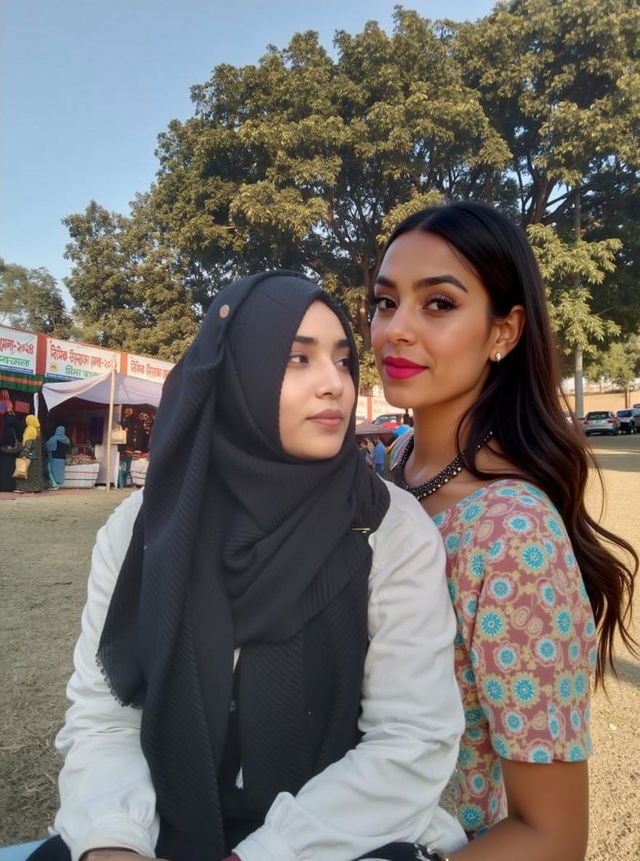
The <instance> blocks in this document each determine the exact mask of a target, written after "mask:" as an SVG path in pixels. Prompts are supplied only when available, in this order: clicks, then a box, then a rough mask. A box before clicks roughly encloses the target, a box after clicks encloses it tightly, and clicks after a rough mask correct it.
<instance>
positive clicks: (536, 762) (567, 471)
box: [371, 201, 638, 861]
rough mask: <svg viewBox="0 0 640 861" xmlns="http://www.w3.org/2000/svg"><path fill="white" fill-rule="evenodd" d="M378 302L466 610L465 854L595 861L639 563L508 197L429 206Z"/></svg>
mask: <svg viewBox="0 0 640 861" xmlns="http://www.w3.org/2000/svg"><path fill="white" fill-rule="evenodd" d="M373 301H374V304H375V313H374V316H373V320H372V325H371V336H372V343H373V348H374V351H375V356H376V364H377V366H378V370H379V372H380V375H381V378H382V381H383V385H384V393H385V397H386V399H387V401H388V402H389V403H390V404H393V405H394V406H396V407H401V408H405V409H407V408H411V409H412V411H413V417H414V431H413V432H412V433H406V434H404V436H403V437H401V438H400V440H398V442H397V443H396V447H395V448H394V450H393V452H392V456H391V468H392V474H393V476H394V479H395V481H396V483H397V484H398V485H399V486H400V487H402V488H404V489H406V490H408V491H409V492H411V493H412V494H413V495H414V496H415V497H416V499H418V500H419V501H420V502H421V504H422V506H423V507H424V509H425V510H426V512H427V513H428V514H430V515H431V516H432V518H433V520H434V522H435V524H436V525H437V526H438V528H439V529H440V532H441V535H442V537H443V540H444V544H445V549H446V552H447V578H448V582H449V590H450V593H451V598H452V600H453V605H454V608H455V611H456V615H457V618H458V635H457V640H456V667H457V675H458V682H459V685H460V689H461V691H462V696H463V701H464V705H465V714H466V719H467V726H466V730H465V734H464V736H463V740H462V745H461V749H460V756H459V760H458V769H457V774H456V779H455V790H456V796H455V803H456V809H457V813H458V817H459V821H460V822H461V824H462V825H463V827H464V828H465V830H466V831H467V834H468V836H469V837H470V843H469V845H468V846H467V847H465V848H463V849H461V850H460V851H459V852H454V853H453V854H452V856H451V858H452V861H453V859H455V861H513V859H514V858H517V859H518V861H567V859H571V861H577V859H583V858H584V855H585V851H586V845H587V837H588V771H587V758H588V756H589V754H590V753H591V736H590V729H589V721H590V717H589V714H590V712H589V708H590V706H589V693H590V679H591V675H592V673H593V672H594V671H595V681H596V684H602V683H603V682H604V676H605V672H606V671H607V668H608V667H610V666H611V665H612V649H613V644H614V638H617V637H620V639H621V640H622V642H623V643H626V644H627V645H629V646H631V647H633V645H634V642H635V641H634V640H633V637H632V636H631V633H630V630H629V627H628V622H629V612H628V611H629V609H630V607H631V602H632V597H633V585H634V577H635V573H636V572H637V567H638V559H637V555H636V553H635V552H634V550H633V548H632V547H631V546H630V545H629V544H628V543H627V542H625V541H624V540H622V539H621V538H619V537H618V536H616V535H614V534H612V533H611V532H609V531H608V530H606V529H605V528H604V527H603V526H601V525H600V524H599V523H598V522H597V521H596V520H594V519H593V518H592V517H591V515H590V514H589V513H588V511H587V510H586V507H585V497H584V493H585V484H586V481H587V477H588V472H589V467H590V466H591V468H596V465H595V463H593V462H592V461H591V458H590V456H589V454H588V450H587V447H586V441H585V438H584V434H583V433H582V432H581V431H579V430H578V429H576V428H575V427H574V426H573V424H569V423H567V421H566V419H565V418H564V416H563V413H562V409H561V404H560V401H559V398H560V368H559V362H558V351H557V348H556V345H555V343H554V340H553V337H552V332H551V327H550V322H549V315H548V310H547V307H546V300H545V293H544V287H543V283H542V279H541V277H540V272H539V270H538V266H537V263H536V259H535V256H534V254H533V251H532V249H531V246H530V245H529V242H528V240H527V237H526V234H525V233H524V231H523V230H521V229H520V228H519V227H516V226H515V225H514V224H513V223H512V222H511V221H510V220H509V219H508V218H506V217H505V216H503V215H501V214H500V213H498V212H497V211H496V210H494V209H492V208H490V207H488V206H485V205H482V204H479V203H474V202H470V201H467V202H456V203H452V204H449V205H447V206H443V207H435V208H432V209H427V210H424V211H421V212H418V213H416V214H415V215H412V216H410V217H409V218H407V219H406V220H405V221H404V222H403V223H402V224H400V225H399V226H398V227H397V228H396V230H395V231H394V232H393V234H392V235H391V238H390V240H389V243H388V245H387V248H386V250H385V253H384V255H383V259H382V262H381V266H380V270H379V272H378V275H377V280H376V283H375V287H374V297H373ZM590 461H591V462H590Z"/></svg>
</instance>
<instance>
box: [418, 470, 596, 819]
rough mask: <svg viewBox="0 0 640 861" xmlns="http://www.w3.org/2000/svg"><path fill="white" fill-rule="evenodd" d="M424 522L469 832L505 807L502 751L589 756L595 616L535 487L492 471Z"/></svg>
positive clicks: (563, 538)
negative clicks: (492, 476)
mask: <svg viewBox="0 0 640 861" xmlns="http://www.w3.org/2000/svg"><path fill="white" fill-rule="evenodd" d="M434 522H435V523H436V525H437V526H438V528H439V530H440V533H441V535H442V539H443V542H444V545H445V548H446V550H447V560H446V564H447V580H448V583H449V593H450V595H451V600H452V602H453V604H454V608H455V611H456V616H457V618H458V631H457V633H456V638H455V661H456V674H457V678H458V680H459V682H460V687H461V693H462V697H463V703H464V711H465V720H466V729H465V733H464V736H463V739H462V743H461V747H460V754H459V757H458V764H457V774H458V779H457V780H456V787H457V789H456V793H457V794H456V798H455V805H456V810H457V815H458V819H459V820H460V822H461V823H462V825H463V827H464V828H465V829H466V830H467V831H469V832H472V833H474V834H476V835H477V834H481V833H482V832H483V831H485V830H486V829H487V828H489V827H491V826H492V825H494V824H495V823H496V822H498V821H499V820H500V819H501V818H503V817H504V816H505V813H506V811H505V807H504V803H503V799H504V787H503V777H502V769H501V767H500V762H501V758H504V759H512V760H519V761H522V762H535V763H543V764H544V763H548V762H552V761H553V760H562V761H577V760H580V759H584V758H585V757H587V756H588V755H589V753H590V751H591V737H590V734H589V725H590V717H589V694H590V690H589V678H590V674H591V672H592V670H593V663H594V660H595V655H596V640H595V624H594V622H593V613H592V611H591V606H590V604H589V599H588V597H587V594H586V591H585V588H584V583H583V582H582V577H581V574H580V571H579V568H578V567H577V564H576V560H575V554H574V553H573V549H572V547H571V545H570V543H569V540H568V538H567V534H566V530H565V528H564V524H563V522H562V518H561V517H560V515H559V513H558V511H557V509H556V508H555V507H554V506H553V504H552V503H551V502H550V500H549V499H548V497H547V496H546V495H545V494H544V493H543V492H542V491H541V490H540V489H539V488H536V487H533V486H532V485H530V484H528V483H526V482H521V481H515V480H512V479H503V480H499V481H496V482H493V483H492V484H489V485H487V486H485V487H483V488H480V490H478V491H476V492H474V493H473V494H471V495H470V496H468V497H466V498H465V499H463V500H461V501H460V502H459V503H458V504H457V505H454V506H451V507H450V508H448V509H446V510H445V511H444V512H441V513H440V514H438V515H437V516H436V517H434Z"/></svg>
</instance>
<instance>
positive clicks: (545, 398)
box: [387, 201, 638, 684]
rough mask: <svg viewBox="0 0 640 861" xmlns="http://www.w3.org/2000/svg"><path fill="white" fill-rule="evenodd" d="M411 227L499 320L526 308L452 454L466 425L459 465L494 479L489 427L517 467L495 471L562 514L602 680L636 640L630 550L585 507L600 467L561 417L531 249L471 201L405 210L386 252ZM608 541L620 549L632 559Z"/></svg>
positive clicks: (519, 233) (553, 354)
mask: <svg viewBox="0 0 640 861" xmlns="http://www.w3.org/2000/svg"><path fill="white" fill-rule="evenodd" d="M414 230H418V231H424V232H426V233H432V234H434V235H436V236H439V237H441V238H442V239H444V240H445V241H446V242H447V243H449V245H450V246H451V247H452V248H453V249H455V250H456V251H457V253H458V254H460V255H461V256H462V257H463V258H464V260H465V261H466V263H467V264H468V265H469V266H470V267H471V269H472V270H473V271H474V273H475V274H476V275H477V277H478V278H479V279H480V281H481V282H482V284H483V285H484V287H485V289H486V291H487V293H488V295H489V300H490V307H491V312H492V314H493V316H494V317H497V318H500V317H504V316H505V315H507V314H508V313H509V311H510V310H511V308H513V306H514V305H522V306H523V307H524V309H525V315H526V320H525V325H524V328H523V331H522V335H521V337H520V340H519V341H518V344H517V345H516V347H515V348H514V349H513V350H511V351H510V352H509V354H508V355H507V356H505V357H504V359H503V360H502V361H501V362H500V363H498V362H492V363H491V370H490V373H489V376H488V378H487V381H486V383H485V386H484V389H483V391H482V393H481V394H480V396H479V398H478V399H477V400H476V402H475V403H474V404H473V405H472V406H471V407H470V409H469V410H468V411H467V413H466V414H465V415H464V416H462V418H461V420H460V423H459V425H458V428H457V445H458V451H460V435H461V428H462V426H463V424H464V425H465V426H466V428H467V430H468V436H467V439H466V446H465V448H466V455H465V456H464V457H465V465H466V467H467V468H468V469H469V471H470V472H471V473H472V474H473V475H475V476H476V477H478V478H482V479H489V478H491V479H495V478H496V475H495V473H491V474H489V473H486V472H483V471H482V470H480V469H479V468H478V467H477V464H476V451H477V448H478V447H479V445H480V443H481V442H482V440H483V439H484V438H485V437H486V435H487V433H489V431H493V435H494V439H495V440H496V441H497V443H498V444H499V445H500V447H501V449H502V451H503V453H504V455H505V456H506V458H507V459H508V460H509V461H510V462H511V463H512V464H513V465H514V466H515V467H516V470H517V471H518V472H517V473H503V474H502V475H503V477H512V476H514V475H516V474H517V475H522V474H524V475H525V476H527V477H528V478H529V479H531V480H532V481H533V482H534V483H536V484H537V485H538V486H539V487H540V488H542V489H543V490H544V491H545V492H546V493H547V494H548V495H549V497H550V499H551V500H552V502H553V503H554V505H555V506H556V507H557V509H558V511H559V512H560V514H561V515H562V517H563V520H564V523H565V526H566V529H567V532H568V535H569V538H570V540H571V543H572V545H573V549H574V552H575V555H576V559H577V561H578V564H579V566H580V570H581V572H582V576H583V578H584V583H585V587H586V589H587V593H588V595H589V599H590V601H591V607H592V609H593V613H594V616H595V620H596V624H597V625H598V658H597V663H596V684H602V683H603V682H604V673H605V669H606V666H607V664H609V665H610V666H611V668H612V670H613V671H614V673H615V666H614V662H613V643H614V637H615V633H616V631H618V632H619V634H620V637H621V639H622V640H623V642H624V643H625V645H626V646H627V647H628V648H629V649H631V651H635V648H634V647H635V646H637V643H636V641H635V640H634V638H633V636H632V635H631V633H630V630H629V623H630V617H631V607H632V599H633V588H634V577H635V574H636V573H637V570H638V556H637V554H636V552H635V550H634V549H633V547H632V546H631V545H630V544H629V543H628V542H627V541H625V540H624V539H622V538H620V537H619V536H617V535H615V534H614V533H612V532H609V530H607V529H605V528H604V527H603V526H601V525H600V524H599V523H597V522H596V521H595V520H594V519H593V518H592V517H591V516H590V515H589V513H588V512H587V510H586V508H585V503H584V493H585V485H586V482H587V477H588V471H589V467H590V466H591V467H593V468H595V469H596V470H598V467H597V464H596V463H595V460H594V458H593V456H592V455H591V453H590V451H589V449H588V447H587V445H586V441H585V438H584V435H583V433H582V431H581V430H579V429H578V428H576V427H575V426H574V425H573V424H571V423H569V422H567V420H566V418H565V416H564V414H563V411H562V407H561V400H560V397H559V395H560V392H561V389H560V381H561V372H560V371H561V369H560V361H559V353H558V350H557V348H556V344H555V340H554V337H553V333H552V330H551V324H550V320H549V314H548V310H547V305H546V298H545V292H544V285H543V283H542V277H541V275H540V270H539V268H538V264H537V262H536V259H535V256H534V254H533V251H532V249H531V246H530V244H529V242H528V240H527V237H526V234H525V233H524V231H523V230H522V229H521V228H519V227H517V226H516V225H515V224H513V223H512V222H511V221H510V220H509V219H508V218H507V217H505V216H504V215H502V214H501V213H499V212H497V211H496V210H495V209H492V208H491V207H489V206H487V205H485V204H482V203H476V202H470V201H465V202H456V203H450V204H447V205H444V206H437V207H430V208H428V209H423V210H421V211H419V212H416V213H415V214H413V215H410V216H409V217H408V218H406V219H405V220H404V221H403V222H402V223H401V224H400V225H399V226H398V227H396V229H395V230H394V231H393V233H392V234H391V237H390V238H389V241H388V243H387V248H389V246H390V245H392V244H393V242H394V241H395V240H396V239H397V238H398V237H399V236H402V234H404V233H408V232H410V231H414ZM562 397H564V396H562ZM598 475H599V476H600V472H599V470H598ZM600 481H601V483H602V478H601V477H600ZM607 545H608V546H607ZM609 547H613V548H614V549H618V550H620V549H621V550H623V551H624V552H625V553H626V554H628V557H629V559H630V561H631V564H626V563H625V562H623V561H622V560H621V559H620V558H619V557H618V556H617V555H615V554H614V553H613V552H611V550H610V549H609Z"/></svg>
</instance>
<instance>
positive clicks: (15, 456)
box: [0, 407, 71, 493]
mask: <svg viewBox="0 0 640 861" xmlns="http://www.w3.org/2000/svg"><path fill="white" fill-rule="evenodd" d="M70 445H71V443H70V441H69V439H68V437H67V436H66V434H65V429H64V427H62V426H59V427H57V428H56V429H55V431H54V433H53V434H52V435H51V436H50V437H49V438H48V439H45V438H44V437H43V434H42V429H41V427H40V421H39V419H38V418H37V416H35V415H33V414H28V415H27V416H26V417H25V420H24V424H23V423H22V421H21V419H20V417H19V416H18V415H16V413H15V412H14V411H13V409H12V408H11V407H10V408H9V409H8V410H7V412H6V414H5V415H4V424H3V431H2V435H0V492H5V493H41V492H42V491H43V490H45V489H47V490H58V489H59V487H60V485H61V484H62V483H63V482H64V464H65V457H66V454H67V451H68V449H69V447H70Z"/></svg>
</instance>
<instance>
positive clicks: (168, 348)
mask: <svg viewBox="0 0 640 861" xmlns="http://www.w3.org/2000/svg"><path fill="white" fill-rule="evenodd" d="M146 203H147V201H146V198H145V197H144V196H141V197H139V198H137V200H136V201H135V202H134V204H133V206H132V214H131V216H130V217H125V216H123V215H119V214H118V213H114V212H108V211H107V210H106V209H104V208H103V207H101V206H99V205H98V204H97V203H95V201H91V203H90V204H89V205H88V206H87V209H86V210H85V212H84V213H81V214H76V215H70V216H68V217H67V218H65V219H64V223H65V224H66V226H67V227H68V229H69V234H70V238H71V241H70V242H69V244H68V245H67V250H66V256H67V257H68V258H69V259H70V260H71V261H72V262H73V267H72V270H71V275H70V276H69V277H68V278H67V279H66V284H67V288H68V290H69V293H70V294H71V296H72V297H73V299H74V301H75V312H76V315H77V317H78V320H79V322H80V323H81V324H82V327H83V328H82V337H83V338H84V339H85V340H87V341H90V342H91V343H95V344H102V345H105V346H110V347H120V348H121V349H124V350H130V351H131V352H138V353H144V354H146V355H151V356H160V357H161V358H164V359H177V358H179V357H180V356H181V355H182V353H183V352H184V351H185V349H186V348H187V347H188V346H189V343H190V342H191V340H192V338H193V336H194V334H195V331H196V328H197V321H196V315H195V313H194V310H193V308H192V306H191V297H190V295H189V292H188V290H187V289H186V288H185V286H184V278H183V275H184V273H183V271H182V269H181V265H180V261H179V259H177V257H176V254H175V252H174V250H173V248H172V246H171V245H170V244H169V243H167V242H165V241H163V237H162V233H161V232H160V231H158V230H157V229H156V227H155V224H154V220H153V212H152V211H149V210H148V207H147V205H146Z"/></svg>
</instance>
